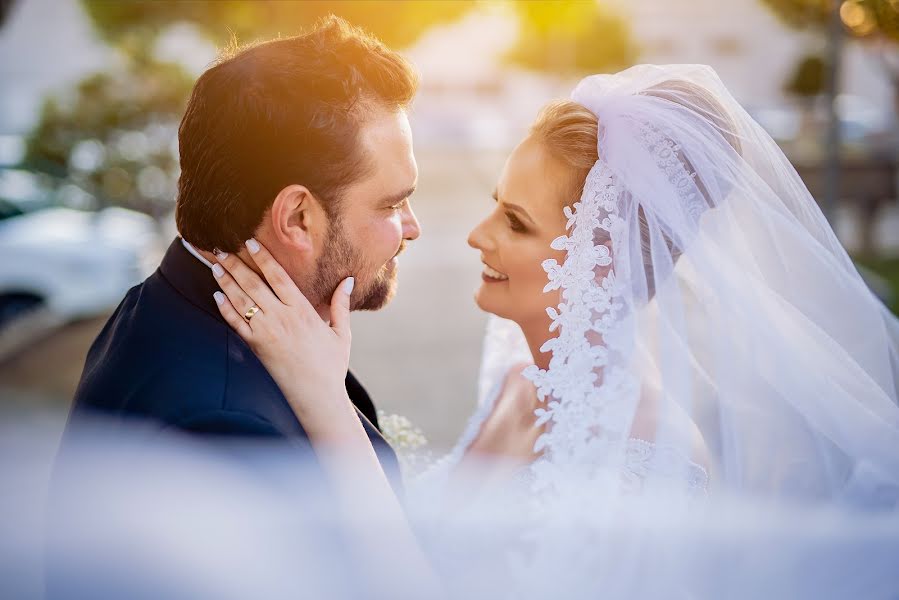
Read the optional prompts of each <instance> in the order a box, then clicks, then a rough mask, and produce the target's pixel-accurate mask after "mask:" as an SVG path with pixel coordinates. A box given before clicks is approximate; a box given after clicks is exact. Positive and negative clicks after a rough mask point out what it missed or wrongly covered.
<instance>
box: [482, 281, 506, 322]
mask: <svg viewBox="0 0 899 600" xmlns="http://www.w3.org/2000/svg"><path fill="white" fill-rule="evenodd" d="M487 285H489V284H481V287H479V288H478V289H477V290H476V291H475V293H474V303H475V304H477V305H478V308H480V309H481V310H483V311H484V312H486V313H490V314H492V315H496V316H497V317H500V318H502V319H508V318H510V316H509V311H508V310H507V309H508V308H509V307H507V306H505V303H504V302H501V301H499V299H498V298H496V297H494V294H492V293H491V292H490V290H488V289H485V287H486V286H487Z"/></svg>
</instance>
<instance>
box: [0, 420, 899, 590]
mask: <svg viewBox="0 0 899 600" xmlns="http://www.w3.org/2000/svg"><path fill="white" fill-rule="evenodd" d="M120 433H121V435H120V436H117V437H116V438H114V439H113V438H109V437H108V436H102V437H101V436H100V435H98V434H97V433H96V432H89V439H91V440H92V441H90V442H87V443H85V442H84V440H81V441H80V442H79V443H77V444H72V445H71V447H70V448H69V450H68V454H67V460H66V462H65V468H64V469H59V468H57V472H56V474H55V476H54V481H53V486H52V488H51V487H50V486H49V485H48V482H49V481H50V474H51V468H52V464H51V462H52V459H53V455H54V448H53V443H54V442H53V440H54V435H53V431H52V427H51V428H48V429H47V430H46V431H45V430H43V429H42V428H41V426H40V425H34V424H31V425H25V424H24V423H15V422H9V421H7V422H6V423H4V425H3V426H2V429H0V474H2V478H3V488H2V489H3V493H2V497H0V530H2V532H3V533H2V535H0V597H4V598H36V597H44V593H45V591H46V593H47V595H46V597H49V598H221V599H227V598H370V597H371V598H374V597H383V598H397V597H420V595H419V594H418V593H417V591H416V590H418V589H419V588H418V584H419V583H421V582H420V581H419V580H418V575H419V574H417V573H412V572H405V571H404V570H403V569H402V565H401V564H400V565H397V564H395V561H399V560H400V559H399V558H398V556H399V552H400V551H401V550H400V549H394V548H392V544H391V540H392V530H393V528H394V527H396V526H398V524H396V523H389V522H385V521H384V520H383V519H380V518H379V516H378V515H379V510H378V507H377V506H371V505H370V504H369V503H368V502H367V501H366V494H364V493H360V495H359V502H358V507H357V510H356V512H355V514H354V515H352V516H351V517H349V518H348V515H338V514H336V513H335V510H336V509H334V508H333V507H334V506H335V504H334V503H332V502H329V500H328V497H327V494H326V493H324V492H323V490H322V489H321V487H320V486H317V485H316V484H315V482H316V481H317V477H316V475H314V471H310V472H307V470H306V469H304V467H303V465H302V464H299V462H295V461H296V457H295V456H291V455H290V454H289V453H287V452H285V451H284V449H283V448H277V447H271V446H269V447H266V446H261V445H260V446H246V445H240V446H234V445H232V446H229V450H227V451H226V452H221V451H219V450H221V449H217V451H216V452H215V453H214V452H213V451H212V449H211V448H210V447H207V446H205V445H201V444H199V443H197V442H196V441H191V440H187V439H183V438H180V437H174V436H172V437H169V438H160V437H159V436H154V437H150V436H149V434H148V432H147V431H144V430H141V429H135V430H129V431H121V432H120ZM57 467H59V465H57ZM60 471H62V473H60ZM49 489H52V490H53V496H52V498H51V497H50V496H49V495H48V490H49ZM526 500H527V499H526V498H524V499H523V498H508V497H507V498H500V497H498V496H497V497H494V498H493V499H492V500H488V499H486V498H482V499H481V500H480V501H477V502H472V503H471V504H469V505H468V506H467V507H465V508H463V509H461V510H456V511H454V512H453V513H452V515H451V516H449V515H447V514H445V513H444V512H443V510H442V509H438V508H437V506H436V505H433V504H432V505H424V506H422V505H418V506H410V514H411V519H412V522H413V524H414V527H415V529H416V530H417V531H418V532H419V534H420V539H421V542H422V547H423V550H424V551H425V553H426V554H427V555H428V557H429V558H430V560H431V562H432V564H433V565H434V567H435V570H436V571H437V572H438V574H439V575H440V577H441V579H442V585H444V586H445V589H446V596H447V597H450V598H498V597H515V598H596V597H604V598H659V597H674V598H715V599H717V598H789V599H794V598H816V599H820V598H866V599H877V598H884V599H886V598H896V597H897V595H899V518H897V516H896V514H895V512H879V513H861V512H853V511H851V510H849V509H840V508H837V507H820V508H809V507H805V508H804V509H800V508H799V507H793V508H791V507H788V506H777V507H776V506H770V505H761V504H758V505H748V504H746V503H741V504H737V503H731V502H728V501H725V500H724V499H722V498H720V497H719V498H713V499H712V500H711V501H709V502H708V503H707V504H697V505H696V506H694V507H693V508H692V509H691V510H690V511H689V512H688V513H687V516H686V517H683V516H682V517H679V518H677V519H673V518H672V517H671V515H672V514H677V511H669V510H667V507H666V506H665V504H664V502H661V503H659V502H650V501H647V500H645V499H644V500H637V499H634V504H633V506H632V507H630V508H629V509H626V510H624V511H622V512H621V513H620V514H619V515H616V518H615V519H614V521H611V522H610V521H609V520H608V519H605V518H604V517H603V515H598V514H593V513H591V512H590V511H589V510H578V509H577V508H575V507H573V506H572V505H570V504H569V505H566V506H565V507H561V506H560V507H559V510H558V511H552V510H549V511H546V513H544V518H545V519H546V515H547V514H550V515H552V516H551V517H550V518H548V519H546V520H545V521H544V522H543V523H540V524H539V525H540V526H539V527H537V528H535V523H533V522H532V521H531V520H530V519H531V517H530V515H531V514H532V513H529V511H528V510H527V502H526ZM584 504H585V505H589V503H584ZM364 533H365V534H368V533H372V534H375V535H377V536H378V537H379V538H380V540H382V548H383V552H382V553H379V555H378V556H360V555H359V553H357V552H355V551H354V548H353V540H354V539H358V537H357V536H359V535H363V534H364ZM535 560H536V561H537V562H536V563H534V561H535ZM360 561H366V562H367V563H368V567H369V568H380V565H383V567H384V569H385V571H390V572H391V573H402V576H396V575H394V576H391V577H389V578H385V579H386V580H384V579H382V580H381V581H377V582H375V581H371V580H369V579H367V578H365V577H363V576H362V575H361V573H362V572H363V571H364V569H362V568H361V567H360V565H361V563H360Z"/></svg>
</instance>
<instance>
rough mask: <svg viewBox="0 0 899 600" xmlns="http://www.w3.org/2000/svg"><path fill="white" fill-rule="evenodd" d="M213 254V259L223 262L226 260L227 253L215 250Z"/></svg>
mask: <svg viewBox="0 0 899 600" xmlns="http://www.w3.org/2000/svg"><path fill="white" fill-rule="evenodd" d="M213 254H215V257H216V258H217V259H219V260H225V259H226V258H228V253H227V252H222V251H221V250H219V249H216V251H215V252H213Z"/></svg>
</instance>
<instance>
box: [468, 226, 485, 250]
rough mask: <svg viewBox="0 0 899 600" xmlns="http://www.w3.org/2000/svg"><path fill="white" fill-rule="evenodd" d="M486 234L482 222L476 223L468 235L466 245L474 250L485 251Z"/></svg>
mask: <svg viewBox="0 0 899 600" xmlns="http://www.w3.org/2000/svg"><path fill="white" fill-rule="evenodd" d="M486 238H487V236H486V233H485V231H484V222H481V223H478V224H477V225H476V226H475V228H474V229H472V230H471V233H469V234H468V245H469V246H471V247H472V248H474V249H475V250H486V248H485V246H486V244H485V242H486Z"/></svg>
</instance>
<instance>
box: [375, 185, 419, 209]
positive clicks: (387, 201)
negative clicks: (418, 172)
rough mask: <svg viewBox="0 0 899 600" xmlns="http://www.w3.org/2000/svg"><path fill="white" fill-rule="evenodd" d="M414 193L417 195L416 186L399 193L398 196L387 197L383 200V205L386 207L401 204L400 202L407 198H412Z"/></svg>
mask: <svg viewBox="0 0 899 600" xmlns="http://www.w3.org/2000/svg"><path fill="white" fill-rule="evenodd" d="M414 193H415V186H414V185H413V186H412V187H410V188H409V189H407V190H403V191H402V192H399V193H398V194H391V195H390V196H385V197H384V198H381V204H386V205H393V204H399V203H400V202H402V201H403V200H405V199H406V198H408V197H409V196H411V195H412V194H414Z"/></svg>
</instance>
